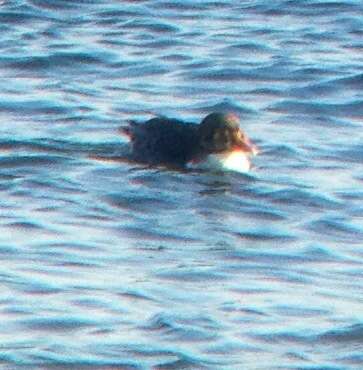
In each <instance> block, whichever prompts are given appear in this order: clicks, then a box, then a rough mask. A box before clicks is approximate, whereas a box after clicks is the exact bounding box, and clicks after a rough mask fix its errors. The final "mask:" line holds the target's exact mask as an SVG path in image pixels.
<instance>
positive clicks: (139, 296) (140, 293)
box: [117, 289, 157, 301]
mask: <svg viewBox="0 0 363 370" xmlns="http://www.w3.org/2000/svg"><path fill="white" fill-rule="evenodd" d="M117 294H118V295H120V296H121V297H125V298H127V299H131V300H137V301H157V300H156V298H154V297H152V296H151V295H150V294H148V293H147V291H144V290H140V289H139V290H137V289H127V290H125V291H123V292H118V293H117Z"/></svg>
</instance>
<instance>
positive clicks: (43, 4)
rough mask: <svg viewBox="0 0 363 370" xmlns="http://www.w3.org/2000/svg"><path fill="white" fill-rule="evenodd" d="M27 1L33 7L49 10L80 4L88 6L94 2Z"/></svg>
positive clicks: (66, 0)
mask: <svg viewBox="0 0 363 370" xmlns="http://www.w3.org/2000/svg"><path fill="white" fill-rule="evenodd" d="M28 2H29V3H30V4H32V5H34V6H35V7H39V8H41V9H50V10H71V9H77V8H78V7H79V6H81V5H87V6H89V5H92V4H94V3H95V2H94V1H92V0H75V1H71V0H52V1H51V2H49V1H46V0H28Z"/></svg>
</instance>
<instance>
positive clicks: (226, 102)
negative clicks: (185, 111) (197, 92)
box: [189, 99, 256, 115]
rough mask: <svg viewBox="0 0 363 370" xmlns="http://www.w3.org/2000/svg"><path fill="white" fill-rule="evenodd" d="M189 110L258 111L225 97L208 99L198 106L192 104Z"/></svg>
mask: <svg viewBox="0 0 363 370" xmlns="http://www.w3.org/2000/svg"><path fill="white" fill-rule="evenodd" d="M189 110H191V111H193V112H198V113H205V114H207V113H210V112H234V113H238V114H240V115H242V114H243V115H247V114H254V113H256V112H255V111H254V110H253V109H251V108H249V107H247V106H246V105H244V104H241V103H238V102H236V101H235V100H232V99H223V100H222V101H212V102H211V101H207V102H205V103H203V104H198V105H197V106H191V107H189Z"/></svg>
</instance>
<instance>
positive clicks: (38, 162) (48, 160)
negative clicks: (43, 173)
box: [0, 155, 70, 168]
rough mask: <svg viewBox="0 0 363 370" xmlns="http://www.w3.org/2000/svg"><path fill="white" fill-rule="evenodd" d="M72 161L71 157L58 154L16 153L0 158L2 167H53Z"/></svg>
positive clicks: (0, 166)
mask: <svg viewBox="0 0 363 370" xmlns="http://www.w3.org/2000/svg"><path fill="white" fill-rule="evenodd" d="M69 162H70V158H68V157H64V156H56V155H16V156H8V157H3V158H0V168H19V167H20V168H21V167H38V166H42V167H53V166H58V165H61V164H62V165H63V164H66V163H69Z"/></svg>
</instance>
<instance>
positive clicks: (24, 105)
mask: <svg viewBox="0 0 363 370" xmlns="http://www.w3.org/2000/svg"><path fill="white" fill-rule="evenodd" d="M0 112H3V113H12V114H16V115H19V116H20V115H23V114H26V115H33V114H48V115H54V114H69V113H70V108H69V107H68V106H66V105H64V104H61V103H59V102H54V101H51V100H20V101H19V100H18V101H17V100H16V99H14V100H4V99H1V100H0Z"/></svg>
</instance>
